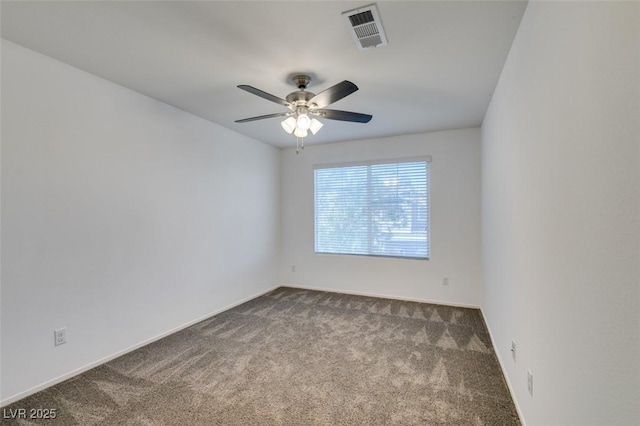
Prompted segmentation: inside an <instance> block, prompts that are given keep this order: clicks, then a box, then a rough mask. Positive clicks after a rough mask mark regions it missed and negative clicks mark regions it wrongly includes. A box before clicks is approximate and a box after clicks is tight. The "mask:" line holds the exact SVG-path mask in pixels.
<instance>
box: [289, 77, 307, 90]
mask: <svg viewBox="0 0 640 426" xmlns="http://www.w3.org/2000/svg"><path fill="white" fill-rule="evenodd" d="M293 82H294V83H295V85H296V86H297V87H298V89H300V90H304V89H306V88H307V86H308V85H309V83H311V77H309V76H308V75H305V74H299V75H296V76H293Z"/></svg>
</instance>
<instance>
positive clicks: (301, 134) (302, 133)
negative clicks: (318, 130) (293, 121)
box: [293, 127, 307, 138]
mask: <svg viewBox="0 0 640 426" xmlns="http://www.w3.org/2000/svg"><path fill="white" fill-rule="evenodd" d="M293 134H294V135H296V136H297V137H299V138H305V137H307V129H301V128H300V127H296V130H295V131H294V132H293Z"/></svg>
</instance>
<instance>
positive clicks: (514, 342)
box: [511, 340, 516, 361]
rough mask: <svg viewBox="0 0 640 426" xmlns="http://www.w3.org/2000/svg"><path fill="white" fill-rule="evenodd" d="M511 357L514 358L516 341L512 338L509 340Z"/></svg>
mask: <svg viewBox="0 0 640 426" xmlns="http://www.w3.org/2000/svg"><path fill="white" fill-rule="evenodd" d="M511 358H513V360H514V361H515V360H516V341H515V340H512V341H511Z"/></svg>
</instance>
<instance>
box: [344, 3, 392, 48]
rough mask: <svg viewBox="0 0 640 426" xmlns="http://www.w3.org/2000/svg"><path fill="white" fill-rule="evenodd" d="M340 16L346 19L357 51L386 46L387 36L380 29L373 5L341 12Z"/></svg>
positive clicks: (377, 14)
mask: <svg viewBox="0 0 640 426" xmlns="http://www.w3.org/2000/svg"><path fill="white" fill-rule="evenodd" d="M342 16H344V17H345V18H347V23H348V25H349V30H350V32H351V35H352V36H353V39H354V40H355V42H356V46H357V47H358V49H360V50H364V49H368V48H370V47H378V46H384V45H386V44H387V36H386V35H385V33H384V30H383V29H382V21H381V20H380V14H379V13H378V8H377V7H376V5H375V4H372V5H369V6H365V7H360V8H358V9H354V10H349V11H346V12H342Z"/></svg>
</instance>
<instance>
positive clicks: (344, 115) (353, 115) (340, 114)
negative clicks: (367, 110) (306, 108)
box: [313, 109, 373, 123]
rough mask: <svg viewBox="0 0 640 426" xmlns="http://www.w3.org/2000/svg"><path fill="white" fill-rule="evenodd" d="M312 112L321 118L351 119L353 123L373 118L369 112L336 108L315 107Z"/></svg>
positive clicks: (366, 121)
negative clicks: (361, 112) (362, 112)
mask: <svg viewBox="0 0 640 426" xmlns="http://www.w3.org/2000/svg"><path fill="white" fill-rule="evenodd" d="M313 114H317V115H319V116H320V117H323V118H328V119H329V120H340V121H352V122H355V123H368V122H369V121H371V119H372V118H373V116H372V115H369V114H360V113H359V112H351V111H339V110H337V109H317V110H315V111H313Z"/></svg>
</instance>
